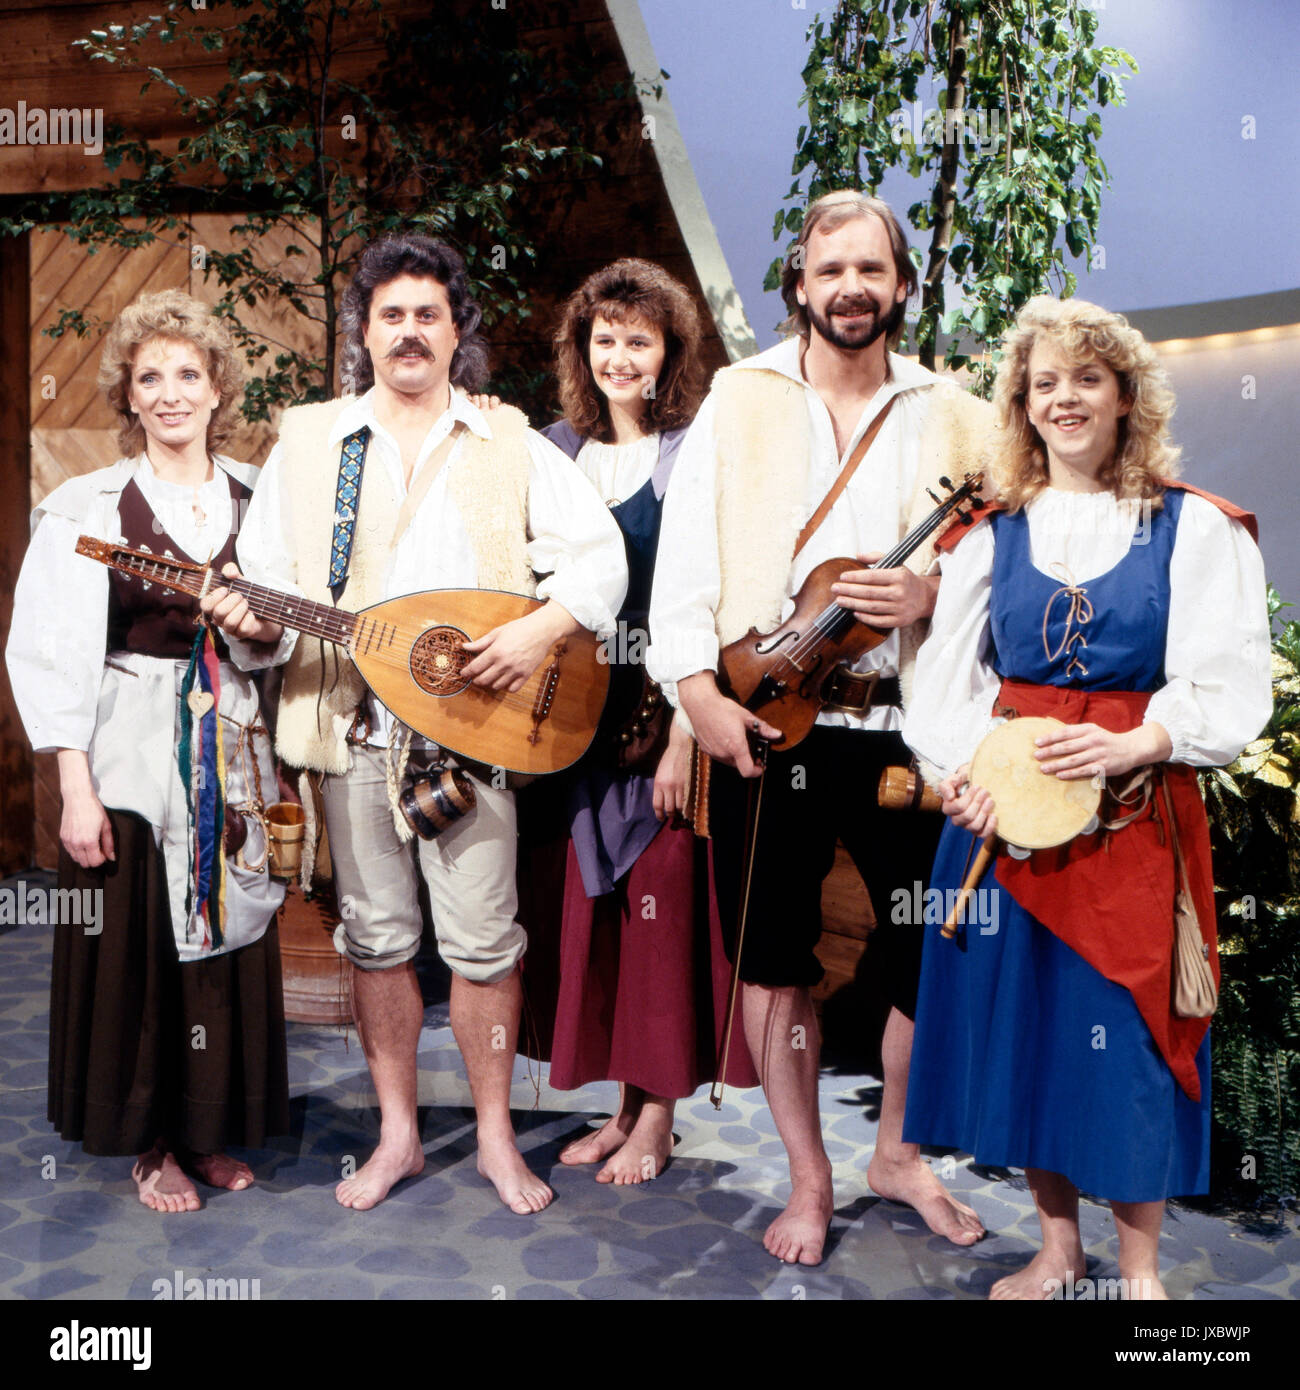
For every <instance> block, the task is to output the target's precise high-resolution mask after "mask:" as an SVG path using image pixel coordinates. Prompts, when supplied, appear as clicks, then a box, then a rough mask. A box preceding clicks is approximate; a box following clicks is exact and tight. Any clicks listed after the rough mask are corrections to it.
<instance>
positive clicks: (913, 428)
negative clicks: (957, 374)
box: [646, 338, 939, 730]
mask: <svg viewBox="0 0 1300 1390" xmlns="http://www.w3.org/2000/svg"><path fill="white" fill-rule="evenodd" d="M800 342H801V340H800V339H799V338H787V339H785V340H784V341H783V342H781V343H778V344H777V345H776V346H775V347H772V348H768V349H767V351H766V352H762V353H759V354H758V356H756V357H749V358H746V359H745V361H744V362H741V363H739V364H738V366H739V367H741V368H743V369H744V370H746V371H749V370H760V369H762V370H767V371H774V372H778V373H779V374H780V375H782V376H785V377H787V378H789V379H790V380H791V381H794V382H797V383H798V384H799V385H800V387H801V388H802V390H803V396H804V401H805V403H806V405H807V409H808V430H809V444H810V452H809V468H808V479H807V485H806V490H805V496H804V510H803V517H804V518H807V517H811V516H812V514H813V513H814V512H815V511H816V510H817V508H818V506H819V505H820V504H821V502H822V500H823V498H825V496H826V494H827V493H828V492H829V491H830V489H831V486H832V484H833V483H834V482H835V480H836V478H837V477H838V476H839V473H840V470H841V469H842V467H843V466H844V463H845V461H846V460H847V458H848V456H849V455H850V453H851V452H852V451H853V450H854V449H855V448H856V447H857V445H858V442H859V441H860V440H861V438H862V436H863V434H865V433H866V431H867V430H868V429H869V428H870V426H871V425H872V423H873V422H874V421H875V420H876V418H877V416H879V414H880V413H881V411H883V410H884V408H885V406H886V405H887V404H888V403H889V401H890V400H892V399H894V398H895V397H897V403H896V405H895V407H894V409H893V410H892V411H891V413H890V415H889V418H888V419H887V420H886V421H885V422H884V425H883V427H882V429H881V431H880V435H879V437H878V438H877V440H876V442H875V443H874V444H873V445H872V447H871V453H870V456H869V457H868V458H866V459H865V460H864V461H863V464H862V467H861V468H859V469H858V470H857V472H856V473H854V475H853V477H852V478H851V479H850V480H849V483H848V486H847V487H846V488H845V489H844V491H843V493H842V494H841V495H840V497H839V498H838V499H837V500H836V502H835V505H834V506H833V507H832V508H831V509H830V512H829V513H828V514H827V516H826V519H825V520H824V521H823V522H822V524H821V525H820V526H819V527H818V528H817V530H816V531H815V532H814V533H813V535H812V536H811V538H810V539H809V541H808V544H807V545H805V546H804V548H803V549H802V550H801V551H800V552H799V554H798V555H797V556H795V557H794V559H793V560H792V562H791V565H790V572H789V574H788V576H787V579H786V596H787V597H786V603H785V606H784V608H783V610H782V614H781V621H782V622H784V621H785V620H786V619H787V618H788V617H789V616H790V614H791V613H792V612H793V611H794V595H795V594H797V593H798V592H799V589H800V588H801V587H802V585H803V582H804V580H805V579H807V577H808V575H809V574H811V573H812V571H813V570H814V569H815V568H816V567H817V566H818V565H819V564H821V563H822V561H823V560H829V559H832V558H833V557H835V556H840V555H863V554H866V553H868V552H871V551H879V552H882V553H883V552H888V551H889V550H892V549H893V547H894V546H895V545H897V544H898V541H899V538H900V537H901V535H902V531H901V530H900V526H899V519H900V518H901V517H903V516H905V515H906V511H907V506H908V502H909V500H910V498H911V496H912V493H913V492H914V490H915V487H916V477H917V472H918V470H919V467H920V457H921V452H920V450H921V439H922V436H923V434H924V432H925V426H926V422H927V420H928V418H929V414H930V408H931V388H932V387H934V386H936V385H937V384H938V383H939V378H938V377H937V376H935V374H934V373H933V372H929V371H926V369H925V368H924V367H919V366H917V365H916V363H914V362H909V361H908V360H907V359H906V358H904V357H899V356H897V355H896V354H894V353H890V355H889V368H890V377H889V380H888V381H886V382H885V383H884V384H883V385H882V386H881V388H880V390H879V391H877V392H876V394H875V396H873V397H872V399H871V400H870V401H869V402H868V403H867V405H866V407H865V408H864V409H863V411H862V414H861V416H860V418H859V420H858V423H857V425H856V426H855V428H854V430H853V433H852V435H851V436H850V437H849V439H848V440H846V441H845V445H844V452H843V453H842V454H841V452H840V450H839V448H838V446H837V444H836V440H835V426H834V423H833V422H832V420H831V415H830V411H829V410H828V409H827V407H826V403H825V401H823V400H822V398H821V397H820V396H819V395H818V394H817V392H816V391H815V390H814V389H813V388H812V387H811V386H810V385H809V384H808V382H807V381H806V380H805V378H804V375H803V371H802V368H801V367H800V363H799V349H800ZM716 418H717V403H716V397H715V396H714V395H713V394H712V393H710V394H709V395H708V396H706V397H705V399H704V403H703V405H701V407H700V411H699V414H698V415H696V417H695V419H694V421H693V422H692V424H691V427H690V429H689V430H688V431H687V432H686V437H685V439H683V440H682V445H681V451H680V453H679V454H678V455H677V462H676V464H675V465H674V467H673V475H672V478H671V480H670V481H669V484H668V490H667V492H666V493H665V494H664V511H663V525H662V528H661V530H660V533H659V553H658V559H657V563H656V566H655V576H654V587H653V590H652V593H651V599H650V633H651V641H650V649H649V651H648V652H647V653H646V669H647V671H648V673H649V675H650V678H651V679H652V680H655V681H658V682H659V684H660V685H661V686H662V687H663V690H664V694H665V695H666V696H667V697H668V699H669V700H670V701H671V702H672V703H673V704H674V705H676V704H678V703H679V701H678V698H677V684H678V682H679V681H683V680H685V679H686V678H687V677H688V676H690V675H693V674H694V673H695V672H697V671H705V670H707V671H716V670H717V667H718V636H717V629H716V627H715V623H714V617H715V610H716V608H717V603H718V595H719V593H720V592H721V584H722V579H721V563H720V559H719V554H718V527H717V514H718V499H717V457H716V446H715V433H716ZM898 667H899V639H898V633H897V632H896V631H893V630H890V631H889V632H888V633H887V634H886V636H885V640H884V641H883V642H881V643H880V644H879V645H878V646H876V647H873V648H872V650H871V651H869V652H865V653H863V655H862V656H860V657H859V658H858V660H857V661H856V662H855V663H854V667H853V669H854V670H855V671H879V672H880V674H881V676H882V677H889V676H894V675H897V674H898ZM817 723H818V724H825V725H832V726H838V727H842V728H854V729H876V730H887V729H897V728H898V727H899V713H898V709H897V708H896V707H895V706H893V705H874V706H872V708H871V709H869V710H868V711H867V712H866V713H865V714H845V713H843V712H842V711H839V710H826V709H824V710H822V711H821V713H820V714H819V715H818V716H817Z"/></svg>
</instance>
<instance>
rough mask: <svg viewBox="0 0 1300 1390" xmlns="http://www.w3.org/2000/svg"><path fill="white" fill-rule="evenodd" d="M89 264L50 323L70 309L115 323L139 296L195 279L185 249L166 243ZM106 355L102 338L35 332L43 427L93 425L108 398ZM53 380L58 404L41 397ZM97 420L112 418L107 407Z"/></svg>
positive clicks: (36, 413) (35, 382)
mask: <svg viewBox="0 0 1300 1390" xmlns="http://www.w3.org/2000/svg"><path fill="white" fill-rule="evenodd" d="M83 262H84V263H83V265H82V266H81V267H80V268H79V269H78V270H77V271H75V272H74V274H73V275H72V276H71V277H70V279H69V280H68V282H67V284H66V285H65V287H64V289H63V291H62V292H61V294H60V296H59V297H58V298H57V299H56V300H55V302H54V303H53V304H52V305H51V306H50V311H49V314H48V317H47V322H48V323H53V322H54V321H55V319H56V318H57V317H58V311H59V310H61V309H62V308H63V307H65V306H66V307H68V308H79V309H89V310H90V311H91V313H92V315H93V316H94V317H96V318H99V319H102V320H103V321H104V322H105V323H109V322H111V321H112V320H113V319H114V318H116V317H117V315H118V314H119V313H120V312H121V311H122V309H124V308H125V307H126V305H128V304H129V303H131V301H132V300H133V299H135V298H136V297H137V296H138V295H140V294H142V293H144V292H145V291H147V290H161V289H178V288H183V287H184V286H185V284H186V282H187V279H188V275H189V260H188V257H187V256H186V253H185V248H184V247H183V246H181V247H177V246H170V245H167V244H166V243H163V242H155V243H153V244H152V245H149V246H142V247H139V248H138V249H137V250H134V251H130V252H118V253H112V252H109V253H103V252H101V253H100V254H98V255H95V256H89V255H84V256H83ZM44 326H45V325H42V327H44ZM102 351H103V339H102V338H101V337H98V336H96V337H86V338H78V337H77V336H76V334H73V333H65V334H64V335H63V337H61V338H55V339H51V338H49V337H46V336H45V335H44V334H43V333H42V332H40V331H39V330H38V331H37V332H35V333H33V335H32V345H31V354H32V391H33V401H32V412H33V420H34V423H35V424H36V425H37V426H39V427H41V428H55V427H57V426H60V425H64V426H67V427H73V426H77V425H80V424H83V423H91V422H92V420H91V419H88V418H87V417H88V415H90V414H91V412H94V411H95V407H96V405H97V404H102V400H103V398H102V397H101V395H100V393H99V388H98V386H97V384H96V376H97V374H98V371H99V360H100V356H101V354H102ZM50 376H52V377H53V378H54V384H55V390H56V391H57V394H56V396H55V397H54V399H53V400H45V399H44V398H43V397H42V396H41V394H40V393H41V390H42V389H43V388H42V382H43V380H44V379H45V378H46V377H50ZM96 416H97V419H98V420H99V421H100V422H104V421H105V420H106V419H109V420H111V419H112V416H111V413H109V412H108V408H107V406H106V405H103V408H102V410H100V411H98V412H96ZM92 418H93V417H92Z"/></svg>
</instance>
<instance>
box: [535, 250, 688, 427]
mask: <svg viewBox="0 0 1300 1390" xmlns="http://www.w3.org/2000/svg"><path fill="white" fill-rule="evenodd" d="M598 317H599V318H605V319H608V320H609V321H610V322H611V323H628V322H630V321H631V320H634V319H641V320H643V321H644V322H645V323H648V324H651V325H653V326H654V327H655V328H657V329H658V330H659V331H660V332H661V333H662V334H663V335H664V365H663V368H662V369H661V370H660V372H659V377H658V380H657V381H656V382H655V393H654V395H653V396H651V397H650V400H649V402H648V406H649V409H648V410H647V411H646V416H645V420H644V425H645V429H646V432H647V433H651V432H653V431H655V430H671V429H678V428H680V427H681V426H683V425H689V424H690V423H691V421H692V420H693V419H694V418H695V412H696V411H697V410H699V408H700V401H701V400H702V399H703V396H704V364H703V362H702V361H701V360H700V340H701V337H702V333H701V329H700V315H699V312H698V311H697V309H696V307H695V301H694V299H692V298H691V295H690V292H689V291H688V290H687V288H686V286H685V285H683V284H682V283H681V281H679V280H676V279H674V278H673V277H672V276H671V275H669V274H668V272H667V271H666V270H664V269H663V267H662V266H657V265H655V264H654V263H653V262H651V261H640V260H635V259H632V258H630V257H629V258H625V259H623V260H619V261H615V262H614V263H613V264H612V265H607V266H606V267H605V268H604V269H603V270H598V271H597V272H596V273H595V274H594V275H589V276H588V277H587V278H586V279H585V280H584V281H583V282H582V284H581V285H580V286H579V287H578V288H577V289H576V290H575V291H574V292H573V293H572V294H571V295H570V296H569V298H568V299H567V300H566V301H565V305H564V309H563V311H562V313H561V316H560V326H559V327H558V328H557V329H556V331H555V375H556V377H557V378H558V380H559V385H560V406H561V408H562V409H563V411H564V416H565V419H567V420H568V422H569V424H570V425H572V426H573V428H574V429H575V430H576V431H577V433H578V434H580V435H581V436H582V437H583V438H584V439H595V440H598V441H600V442H601V443H602V444H610V443H612V442H613V440H614V426H613V423H612V421H611V420H610V418H609V402H608V401H607V400H606V399H605V395H604V392H602V391H601V389H600V388H599V387H598V386H597V385H596V379H595V377H594V376H593V375H592V371H591V360H590V352H589V349H590V345H591V325H592V323H593V322H594V321H595V320H596V319H597V318H598Z"/></svg>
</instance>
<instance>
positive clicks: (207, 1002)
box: [6, 290, 288, 1212]
mask: <svg viewBox="0 0 1300 1390" xmlns="http://www.w3.org/2000/svg"><path fill="white" fill-rule="evenodd" d="M241 377H242V373H241V371H240V366H239V362H238V360H237V358H236V356H235V350H234V347H233V344H232V343H231V340H230V337H229V334H228V333H227V332H226V330H225V328H224V327H223V326H222V325H221V324H220V322H219V321H218V320H217V319H215V318H214V317H213V316H212V315H211V313H210V312H209V311H208V309H207V307H206V306H205V305H203V304H201V303H200V302H199V301H198V300H196V299H192V298H191V297H190V296H189V295H187V294H184V293H182V292H181V291H179V290H166V291H163V292H161V293H157V294H147V295H143V296H141V297H140V298H139V299H138V300H136V301H135V302H134V303H133V304H131V305H129V306H128V307H127V308H126V309H124V310H123V311H122V313H121V314H120V315H119V316H118V318H117V320H116V321H115V322H114V324H113V326H112V328H111V329H110V331H109V334H108V337H107V340H106V342H105V345H104V353H103V358H102V361H101V365H100V373H99V382H100V386H101V388H102V389H103V391H104V393H105V395H106V396H107V398H108V401H109V403H110V404H111V405H112V407H113V408H114V410H115V411H116V412H117V415H118V417H119V420H120V427H119V430H118V440H119V444H120V447H121V449H122V453H123V457H122V458H121V459H119V460H118V461H117V462H116V463H115V464H113V465H112V466H111V467H109V468H101V469H99V470H97V471H95V472H93V473H88V474H85V475H83V476H81V477H78V478H73V479H70V480H69V481H68V482H66V483H64V484H62V486H60V487H58V488H56V489H55V490H54V491H53V492H52V493H50V495H49V496H48V497H46V498H45V499H44V501H43V502H42V503H41V504H40V506H39V507H37V508H36V510H35V512H34V513H33V514H32V541H31V545H30V547H29V548H28V551H27V556H26V558H25V560H24V562H23V568H22V573H21V574H20V576H19V580H18V586H17V590H16V592H15V596H14V620H13V627H12V630H11V635H10V639H9V647H8V651H7V653H6V656H7V660H8V665H9V675H10V679H11V681H12V684H13V689H14V695H15V698H16V700H17V703H18V708H19V711H20V713H21V714H22V718H23V723H24V724H25V726H26V729H27V733H28V736H29V737H30V739H31V741H32V745H33V747H34V748H35V749H36V750H37V751H38V752H40V751H49V750H53V751H55V752H57V754H58V767H59V784H60V790H61V793H62V800H63V814H62V824H61V827H60V839H61V841H62V848H61V851H60V856H59V888H60V890H71V891H72V892H75V893H76V894H77V895H78V898H77V900H78V901H83V902H94V903H97V904H99V908H98V910H97V912H96V917H95V928H94V930H93V931H88V930H86V929H85V928H84V927H83V926H81V925H74V924H72V923H69V922H64V921H58V922H57V923H56V925H55V938H54V959H53V968H52V975H51V989H50V1070H49V1102H48V1107H49V1118H50V1120H51V1122H52V1123H53V1124H54V1125H55V1126H56V1127H57V1129H58V1131H59V1133H60V1134H61V1135H62V1136H63V1137H64V1138H65V1139H68V1140H71V1141H73V1142H79V1143H81V1145H82V1146H83V1148H84V1149H85V1150H86V1152H87V1153H91V1154H109V1155H114V1154H139V1155H140V1157H139V1158H138V1160H137V1162H136V1164H135V1167H134V1170H133V1173H132V1176H133V1177H134V1179H135V1182H136V1184H137V1187H138V1189H139V1197H140V1201H141V1202H142V1203H144V1205H145V1206H148V1207H151V1208H152V1209H153V1210H155V1211H160V1212H176V1211H196V1210H198V1208H199V1205H200V1203H199V1198H198V1194H197V1192H196V1191H195V1188H194V1184H193V1182H192V1181H191V1176H193V1177H198V1178H199V1179H201V1180H202V1181H203V1182H205V1183H207V1184H209V1185H210V1186H213V1187H223V1188H229V1189H232V1190H234V1189H240V1188H245V1187H248V1186H249V1185H250V1184H251V1183H252V1181H253V1174H252V1171H251V1170H250V1169H249V1168H248V1166H247V1165H246V1164H244V1163H242V1162H240V1161H238V1160H236V1159H233V1158H230V1157H228V1156H227V1155H226V1154H225V1153H224V1148H225V1146H226V1145H227V1144H241V1145H245V1146H248V1147H254V1148H255V1147H260V1146H261V1145H262V1143H263V1142H264V1140H265V1138H266V1136H267V1135H268V1134H282V1133H284V1132H285V1131H286V1129H287V1128H288V1075H287V1064H286V1054H285V1040H284V1006H283V1002H282V999H281V992H280V990H281V986H280V962H279V950H278V945H277V939H276V934H275V926H274V920H273V919H274V915H275V911H276V908H277V907H278V906H279V904H280V902H281V901H282V899H283V896H284V890H283V888H282V887H281V886H280V885H279V884H278V883H277V882H276V881H275V880H274V879H272V878H271V876H270V874H269V872H268V866H267V862H266V861H267V855H266V850H267V844H266V830H265V822H264V821H263V819H262V818H261V816H260V810H261V806H262V801H263V797H264V796H265V797H268V799H274V792H275V787H276V781H275V771H274V764H273V761H272V758H271V751H270V744H269V740H268V738H267V735H266V730H265V728H264V727H263V725H262V721H261V717H260V713H259V705H258V697H257V691H256V689H255V687H254V685H253V683H252V681H251V680H250V678H249V677H248V676H247V675H245V674H244V673H243V672H242V671H240V670H238V669H236V668H235V667H234V666H232V665H231V664H230V662H229V660H228V656H227V652H226V649H225V644H224V642H223V641H222V640H221V639H220V638H219V637H214V636H212V635H210V634H209V632H208V631H207V629H205V628H203V627H199V626H196V620H197V618H198V604H197V602H196V601H195V600H193V599H191V598H189V597H188V596H186V595H182V594H175V593H172V592H170V591H168V590H165V589H162V588H160V587H158V586H157V585H153V584H149V583H146V582H144V581H142V580H140V579H136V578H133V577H131V576H127V575H123V574H118V573H117V572H116V571H109V570H108V569H106V568H105V567H104V566H103V565H100V564H97V563H96V562H95V561H93V560H90V559H87V558H84V557H82V556H79V555H77V554H76V553H75V548H76V542H77V537H78V536H79V535H80V534H83V533H85V534H89V535H92V536H95V537H98V538H100V539H105V540H113V541H121V542H123V543H125V544H126V545H127V546H130V547H131V548H133V549H138V550H150V551H153V552H155V553H156V554H159V555H162V556H170V557H176V558H188V559H191V560H196V561H199V562H205V561H209V560H211V561H212V562H213V563H214V564H216V565H217V566H218V567H219V566H220V565H221V564H223V563H225V562H227V561H229V560H230V559H232V558H233V556H234V545H235V537H236V535H237V534H238V532H239V524H240V520H241V519H242V517H243V511H244V507H245V506H246V505H247V502H248V498H249V497H250V495H251V490H252V486H253V482H254V480H255V478H256V476H257V470H256V469H255V468H252V467H250V466H248V465H247V464H242V463H236V462H235V461H234V460H233V459H229V458H226V457H225V456H223V455H221V454H217V453H215V452H214V451H215V450H216V448H217V447H218V446H219V445H220V444H222V443H223V442H224V441H225V440H226V439H227V438H228V437H229V435H230V433H231V431H232V429H233V427H234V424H235V421H236V408H237V400H238V390H239V387H240V384H241ZM200 668H201V670H200ZM182 765H183V766H184V774H182ZM60 901H61V902H64V901H72V899H70V898H68V897H67V896H62V897H61V899H60Z"/></svg>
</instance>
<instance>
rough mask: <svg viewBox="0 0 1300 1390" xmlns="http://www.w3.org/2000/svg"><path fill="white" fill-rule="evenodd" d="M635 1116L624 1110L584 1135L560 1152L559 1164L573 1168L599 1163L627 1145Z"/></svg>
mask: <svg viewBox="0 0 1300 1390" xmlns="http://www.w3.org/2000/svg"><path fill="white" fill-rule="evenodd" d="M636 1122H637V1116H636V1115H635V1114H631V1113H629V1112H628V1111H626V1110H620V1111H619V1112H618V1114H617V1115H615V1116H613V1117H612V1118H611V1119H608V1120H606V1121H605V1123H604V1124H603V1125H601V1127H600V1128H599V1129H598V1130H596V1131H594V1132H593V1133H591V1134H584V1135H583V1136H582V1138H581V1139H575V1140H574V1141H573V1143H572V1144H566V1145H565V1146H564V1148H562V1149H561V1150H560V1162H561V1163H565V1164H568V1165H569V1166H571V1167H573V1166H576V1165H577V1164H580V1163H599V1162H600V1161H601V1159H602V1158H608V1157H609V1156H610V1154H612V1153H615V1152H617V1150H619V1149H621V1148H622V1147H623V1145H624V1144H626V1143H627V1137H628V1135H629V1134H631V1133H632V1131H633V1129H634V1128H635V1127H636Z"/></svg>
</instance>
